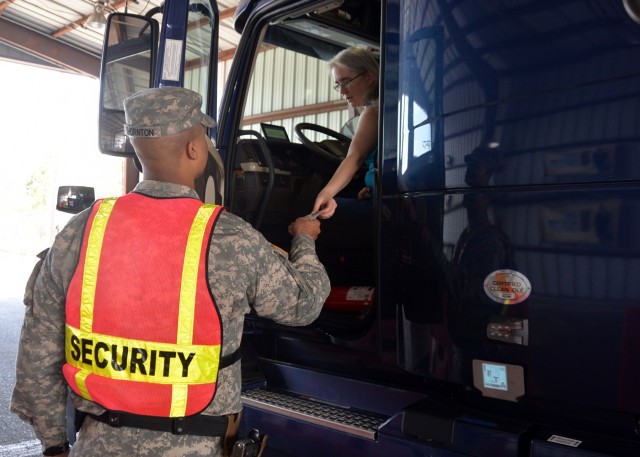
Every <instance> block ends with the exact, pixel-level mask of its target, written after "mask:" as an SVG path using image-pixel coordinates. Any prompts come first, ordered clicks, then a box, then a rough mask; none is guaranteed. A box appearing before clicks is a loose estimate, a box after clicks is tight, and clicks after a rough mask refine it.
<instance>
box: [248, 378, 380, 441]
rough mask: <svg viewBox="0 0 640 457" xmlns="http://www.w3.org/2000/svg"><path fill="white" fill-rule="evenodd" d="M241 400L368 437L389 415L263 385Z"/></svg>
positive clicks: (255, 406)
mask: <svg viewBox="0 0 640 457" xmlns="http://www.w3.org/2000/svg"><path fill="white" fill-rule="evenodd" d="M242 403H243V404H245V405H247V406H252V407H254V408H257V409H262V410H266V411H272V412H275V413H278V414H281V415H283V416H287V417H291V418H292V419H296V420H302V421H305V422H309V423H312V424H316V425H321V426H323V427H327V428H331V429H333V430H339V431H341V432H344V433H348V434H350V435H355V436H359V437H362V438H366V439H370V440H375V439H376V434H377V432H378V428H380V426H381V425H382V424H383V423H384V422H386V421H387V420H388V419H389V418H388V417H385V416H381V415H377V414H373V413H368V412H364V411H360V410H359V411H357V412H356V411H354V410H353V409H352V408H348V407H342V406H340V405H336V404H335V403H326V402H323V401H320V400H314V399H310V398H307V397H300V396H295V395H293V394H286V393H280V392H272V391H269V390H265V389H262V388H260V389H253V390H248V391H245V392H242Z"/></svg>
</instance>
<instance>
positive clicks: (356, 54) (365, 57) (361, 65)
mask: <svg viewBox="0 0 640 457" xmlns="http://www.w3.org/2000/svg"><path fill="white" fill-rule="evenodd" d="M334 67H341V68H347V69H349V70H352V71H355V72H356V73H358V74H360V73H365V72H370V73H371V74H373V75H374V76H375V78H376V84H375V86H374V87H373V88H371V91H370V92H369V93H368V94H367V98H368V99H369V100H377V99H378V81H379V77H380V63H379V61H378V56H377V55H376V54H374V53H373V52H371V51H370V50H368V49H367V48H362V47H356V46H354V47H351V48H347V49H344V50H343V51H340V52H339V53H338V54H336V55H335V56H334V57H333V58H332V59H331V60H330V61H329V68H334Z"/></svg>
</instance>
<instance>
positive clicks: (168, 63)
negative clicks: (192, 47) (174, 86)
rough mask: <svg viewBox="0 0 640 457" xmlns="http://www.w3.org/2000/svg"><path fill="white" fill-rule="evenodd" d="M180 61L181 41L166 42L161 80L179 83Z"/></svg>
mask: <svg viewBox="0 0 640 457" xmlns="http://www.w3.org/2000/svg"><path fill="white" fill-rule="evenodd" d="M181 60H182V40H166V41H165V45H164V64H163V66H162V79H164V80H166V81H180V61H181Z"/></svg>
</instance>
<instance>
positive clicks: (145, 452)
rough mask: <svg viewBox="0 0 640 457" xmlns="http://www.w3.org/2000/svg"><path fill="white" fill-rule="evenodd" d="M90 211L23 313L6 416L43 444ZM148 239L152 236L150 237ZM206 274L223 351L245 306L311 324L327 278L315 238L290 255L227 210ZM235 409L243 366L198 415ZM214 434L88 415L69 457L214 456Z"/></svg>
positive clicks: (159, 191) (75, 222)
mask: <svg viewBox="0 0 640 457" xmlns="http://www.w3.org/2000/svg"><path fill="white" fill-rule="evenodd" d="M134 192H140V193H143V194H145V195H149V196H154V197H163V198H166V197H192V198H197V194H196V193H195V191H193V190H192V189H190V188H188V187H185V186H181V185H177V184H170V183H164V182H157V181H142V182H141V183H139V184H138V185H137V186H136V188H135V189H134ZM88 216H89V211H85V212H83V213H80V214H78V215H77V216H75V217H74V218H73V219H72V220H71V221H70V222H69V223H68V225H67V226H66V227H65V228H64V229H63V230H62V231H61V232H60V234H59V235H58V236H57V237H56V240H55V242H54V244H53V246H52V247H51V250H50V251H49V253H48V255H47V256H46V258H45V260H44V264H43V266H42V269H41V270H40V274H39V275H38V277H37V280H36V283H35V287H34V290H33V297H32V299H31V297H30V296H29V295H30V294H27V296H26V297H25V304H26V305H27V310H26V314H25V321H24V325H23V329H22V335H21V339H20V348H19V352H18V360H17V366H16V386H15V388H14V391H13V397H12V402H11V410H12V411H13V412H14V413H16V414H18V415H19V416H20V417H21V418H23V419H24V420H26V421H28V422H30V423H31V424H32V425H33V428H34V430H35V433H36V435H37V436H38V438H39V439H40V440H41V442H42V443H43V446H44V448H46V447H49V446H54V445H57V444H59V443H61V442H64V441H65V439H66V438H65V436H66V431H65V430H66V419H65V401H66V396H67V385H66V382H65V380H64V378H63V376H62V371H61V366H62V364H63V363H64V358H65V351H64V327H65V296H66V292H67V289H68V287H69V283H70V281H71V278H72V276H73V274H74V271H75V268H76V265H77V262H78V257H79V251H80V247H81V243H82V235H83V231H84V227H85V224H86V221H87V218H88ZM150 237H152V235H150ZM208 258H209V264H208V274H209V283H210V284H211V289H212V290H214V291H216V295H215V298H216V304H217V306H218V308H219V310H220V315H221V318H222V330H223V341H224V344H223V346H222V355H223V356H224V355H228V354H231V353H233V352H234V351H235V350H236V349H237V348H238V347H239V345H240V340H241V337H242V327H243V319H244V315H245V314H247V313H249V312H250V310H251V308H253V309H254V310H255V312H256V313H257V314H258V315H259V316H262V317H266V318H269V319H273V320H274V321H276V322H280V323H282V324H287V325H307V324H310V323H311V322H313V321H314V320H315V319H316V317H317V316H318V314H319V312H320V310H321V308H322V305H323V303H324V300H325V299H326V297H327V295H328V293H329V279H328V277H327V275H326V272H325V270H324V267H323V266H322V264H321V263H320V262H319V260H318V258H317V256H316V254H315V245H314V241H313V239H311V238H310V237H309V236H306V235H297V236H295V237H294V238H293V241H292V247H291V252H290V254H289V259H288V260H287V258H286V257H285V255H284V254H283V253H282V252H281V251H280V250H278V249H276V248H274V247H273V246H272V245H271V244H269V242H267V241H266V240H265V239H264V238H263V237H262V235H261V234H260V233H258V232H257V231H255V230H254V229H253V228H252V227H251V226H250V225H249V224H247V223H246V222H244V221H243V220H241V219H240V218H238V217H236V216H234V215H232V214H230V213H227V212H224V213H222V214H221V215H220V218H219V220H218V222H217V224H216V225H215V229H214V233H213V238H212V243H211V245H210V248H209V256H208ZM71 395H72V397H73V398H72V399H73V402H74V404H75V405H76V407H77V408H78V409H79V410H81V411H85V412H90V413H93V414H101V413H102V412H103V411H104V410H103V409H102V408H101V407H100V406H99V405H97V404H95V403H92V402H89V401H87V400H84V399H82V398H80V397H78V396H77V395H75V394H74V393H71ZM240 410H241V403H240V363H239V362H237V363H235V364H233V365H231V366H230V367H227V368H224V369H222V370H221V371H220V373H219V378H218V387H217V392H216V395H215V398H214V401H213V402H212V403H211V404H210V405H209V407H208V408H207V409H206V410H205V411H204V414H209V415H223V414H230V413H235V412H238V411H240ZM219 441H220V439H219V438H211V437H198V436H178V435H172V434H171V433H163V432H156V431H150V430H141V429H134V428H126V427H121V428H112V427H110V426H108V425H106V424H103V423H101V422H97V421H94V420H93V419H91V418H90V417H89V418H87V419H86V420H85V423H84V425H83V427H82V429H81V430H80V433H79V435H78V441H77V442H76V444H75V445H74V446H73V447H72V450H71V455H72V456H74V455H75V456H83V457H87V456H100V457H103V456H107V455H109V456H128V457H130V456H180V457H185V456H218V455H221V448H220V445H219Z"/></svg>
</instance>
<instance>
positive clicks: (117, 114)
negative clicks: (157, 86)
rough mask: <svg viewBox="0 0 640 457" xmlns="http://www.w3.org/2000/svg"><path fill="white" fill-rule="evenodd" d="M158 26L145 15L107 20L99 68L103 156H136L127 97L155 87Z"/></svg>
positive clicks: (125, 15)
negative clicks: (127, 131)
mask: <svg viewBox="0 0 640 457" xmlns="http://www.w3.org/2000/svg"><path fill="white" fill-rule="evenodd" d="M157 42H158V23H157V21H156V20H154V19H151V18H147V17H144V16H137V15H132V14H124V13H113V14H111V15H110V16H109V18H108V20H107V26H106V30H105V35H104V47H103V51H102V65H101V68H100V107H99V119H98V128H99V146H100V152H102V153H103V154H110V155H116V156H121V157H130V158H133V157H134V156H135V152H134V150H133V146H132V145H131V143H130V142H129V141H128V140H127V137H126V135H125V134H124V123H125V117H124V107H123V105H122V102H123V101H124V99H125V98H127V97H128V96H130V95H132V94H134V93H136V92H139V91H141V90H144V89H148V88H149V87H151V84H152V75H153V69H154V67H155V60H156V50H157V46H158V45H157Z"/></svg>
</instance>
